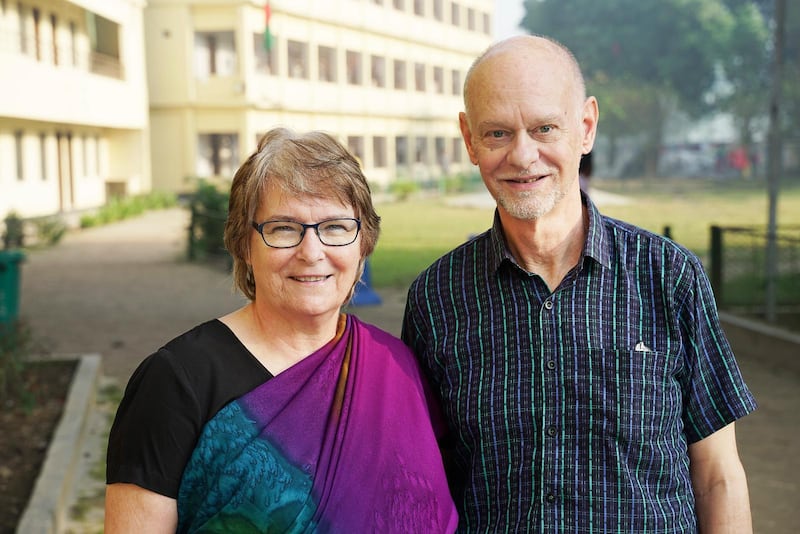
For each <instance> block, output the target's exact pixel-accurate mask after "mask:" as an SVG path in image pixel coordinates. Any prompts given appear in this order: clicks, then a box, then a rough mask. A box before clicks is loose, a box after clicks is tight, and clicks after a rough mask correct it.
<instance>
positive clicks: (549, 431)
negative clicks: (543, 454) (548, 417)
mask: <svg viewBox="0 0 800 534" xmlns="http://www.w3.org/2000/svg"><path fill="white" fill-rule="evenodd" d="M557 432H558V431H557V430H556V427H555V426H548V427H547V435H548V436H550V437H551V438H552V437H553V436H555V435H556V433H557Z"/></svg>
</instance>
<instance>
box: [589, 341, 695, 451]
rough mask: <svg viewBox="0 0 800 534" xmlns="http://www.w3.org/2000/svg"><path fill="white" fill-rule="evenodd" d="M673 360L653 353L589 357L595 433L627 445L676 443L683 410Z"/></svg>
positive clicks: (592, 354) (623, 352)
mask: <svg viewBox="0 0 800 534" xmlns="http://www.w3.org/2000/svg"><path fill="white" fill-rule="evenodd" d="M645 349H646V348H645ZM674 360H675V358H674V357H673V356H671V355H670V354H667V353H664V352H658V351H653V350H649V349H646V350H630V349H625V350H613V349H603V350H593V351H589V361H590V363H589V366H588V369H589V371H590V376H589V377H587V378H588V381H587V382H588V389H589V398H590V399H591V407H590V410H591V411H592V412H593V414H594V417H593V420H594V421H595V422H594V426H596V427H599V428H595V429H594V430H595V431H598V432H599V433H600V434H601V435H604V436H606V437H608V438H613V439H615V440H617V441H619V442H620V443H623V444H624V443H630V442H633V443H640V442H641V441H642V440H655V441H658V440H661V439H672V438H674V437H675V435H676V434H675V432H676V430H678V429H680V428H681V426H682V423H681V413H682V404H683V403H682V393H681V388H680V385H679V382H678V380H677V379H676V374H677V365H676V362H675V361H674Z"/></svg>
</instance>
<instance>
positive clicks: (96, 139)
mask: <svg viewBox="0 0 800 534" xmlns="http://www.w3.org/2000/svg"><path fill="white" fill-rule="evenodd" d="M101 162H102V159H101V158H100V136H99V135H95V136H94V170H95V172H96V173H97V176H100V173H102V168H103V166H102V165H101Z"/></svg>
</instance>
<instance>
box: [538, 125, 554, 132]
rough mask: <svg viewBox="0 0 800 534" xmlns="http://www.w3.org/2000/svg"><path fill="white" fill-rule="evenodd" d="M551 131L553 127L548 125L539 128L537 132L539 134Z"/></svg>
mask: <svg viewBox="0 0 800 534" xmlns="http://www.w3.org/2000/svg"><path fill="white" fill-rule="evenodd" d="M552 131H553V126H552V125H550V124H548V125H546V126H542V127H541V128H539V132H541V133H550V132H552Z"/></svg>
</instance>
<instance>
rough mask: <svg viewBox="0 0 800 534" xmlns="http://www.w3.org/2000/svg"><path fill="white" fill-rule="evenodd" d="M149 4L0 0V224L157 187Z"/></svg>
mask: <svg viewBox="0 0 800 534" xmlns="http://www.w3.org/2000/svg"><path fill="white" fill-rule="evenodd" d="M144 4H145V2H144V0H20V1H16V0H15V1H11V0H0V79H1V80H3V82H2V84H0V219H3V218H5V217H6V215H8V214H9V213H11V212H14V213H16V214H18V215H19V216H21V217H37V216H46V215H53V214H70V213H76V212H80V211H81V210H84V209H91V208H96V207H98V206H101V205H103V204H105V203H106V201H107V200H108V199H109V198H110V197H111V196H113V195H128V194H136V193H140V192H147V191H150V189H151V180H150V155H149V151H150V142H149V131H148V126H147V125H148V101H147V83H146V80H145V75H146V71H145V65H144V57H145V56H144V43H143V35H144V32H143V19H142V15H143V9H144Z"/></svg>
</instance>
